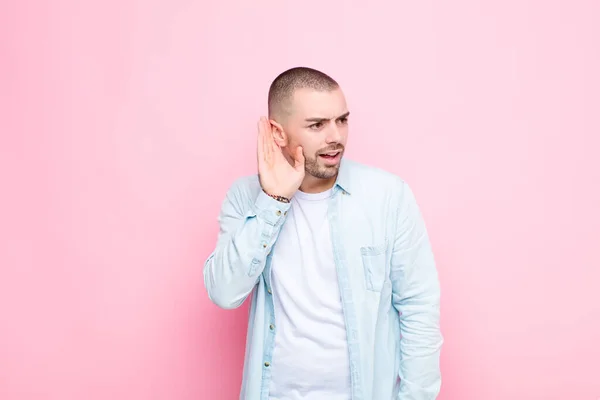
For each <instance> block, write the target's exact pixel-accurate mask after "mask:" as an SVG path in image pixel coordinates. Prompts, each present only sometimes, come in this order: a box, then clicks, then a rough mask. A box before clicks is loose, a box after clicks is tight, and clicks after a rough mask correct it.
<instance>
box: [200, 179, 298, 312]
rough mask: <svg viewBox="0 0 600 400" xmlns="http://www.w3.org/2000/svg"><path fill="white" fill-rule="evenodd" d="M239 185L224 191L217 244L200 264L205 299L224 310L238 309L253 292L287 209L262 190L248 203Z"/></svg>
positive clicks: (288, 206) (283, 204)
mask: <svg viewBox="0 0 600 400" xmlns="http://www.w3.org/2000/svg"><path fill="white" fill-rule="evenodd" d="M241 186H242V185H241V184H240V183H237V184H234V185H233V186H232V187H231V188H230V189H229V191H228V192H227V195H226V197H225V200H224V201H223V203H222V206H221V210H220V213H219V218H218V220H219V234H218V238H217V244H216V246H215V248H214V250H213V251H212V253H211V254H210V255H209V256H208V258H207V260H206V262H205V263H204V286H205V287H206V290H207V292H208V296H209V298H210V299H211V301H212V302H213V303H215V304H216V305H217V306H219V307H221V308H225V309H233V308H237V307H239V306H241V305H242V304H243V302H244V300H245V299H246V298H247V297H248V295H249V294H250V293H251V292H252V290H253V289H254V286H255V285H256V283H257V282H258V279H259V277H260V274H261V273H262V272H263V269H264V267H265V262H266V258H267V255H268V254H269V253H270V252H271V248H272V247H273V245H274V243H275V241H276V240H277V236H278V235H279V232H280V231H281V227H282V226H283V223H284V221H285V218H286V215H287V211H288V210H289V208H290V204H289V203H283V202H280V201H277V200H275V199H273V198H271V197H270V196H268V195H267V194H265V193H264V192H263V191H262V190H261V191H260V193H259V194H258V196H257V197H256V199H255V200H254V201H253V202H252V201H249V200H248V199H247V194H246V193H244V190H243V189H242V188H241ZM248 205H249V206H248ZM244 209H247V211H243V210H244Z"/></svg>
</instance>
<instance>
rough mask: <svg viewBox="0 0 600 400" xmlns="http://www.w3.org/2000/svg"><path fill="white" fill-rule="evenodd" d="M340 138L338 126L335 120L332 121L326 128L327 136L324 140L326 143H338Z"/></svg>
mask: <svg viewBox="0 0 600 400" xmlns="http://www.w3.org/2000/svg"><path fill="white" fill-rule="evenodd" d="M341 139H342V135H341V133H340V128H339V127H338V126H337V124H336V123H335V121H332V124H331V125H330V126H329V129H328V130H327V138H326V139H325V140H326V142H327V143H338V142H339V141H340V140H341Z"/></svg>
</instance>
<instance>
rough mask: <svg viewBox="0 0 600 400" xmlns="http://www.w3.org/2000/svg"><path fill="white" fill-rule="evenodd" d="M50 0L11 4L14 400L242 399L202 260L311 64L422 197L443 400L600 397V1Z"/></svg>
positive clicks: (2, 31) (8, 378)
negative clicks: (277, 87)
mask: <svg viewBox="0 0 600 400" xmlns="http://www.w3.org/2000/svg"><path fill="white" fill-rule="evenodd" d="M33 3H34V2H20V1H17V0H13V1H12V2H10V1H3V2H1V3H0V85H1V86H0V133H1V142H0V183H1V190H2V195H1V196H0V202H1V207H0V221H1V222H0V246H1V247H0V268H1V269H0V324H1V325H0V399H2V400H32V399H44V400H97V399H102V400H108V399H111V400H126V399H127V400H146V399H151V400H175V399H176V400H192V399H209V398H210V399H235V398H237V393H238V388H239V383H240V379H241V372H242V370H241V368H242V358H243V346H244V339H245V329H246V315H247V309H246V307H243V308H242V309H239V310H235V311H222V310H219V309H218V308H217V307H216V306H213V305H212V304H211V303H210V302H209V300H208V298H207V296H206V293H205V291H204V288H203V284H202V265H203V261H204V259H205V258H206V256H207V255H208V253H209V252H210V251H211V249H212V247H213V245H214V243H215V239H216V233H217V228H218V227H217V220H216V217H217V213H218V210H219V206H220V203H221V201H222V199H223V196H224V194H225V191H226V189H227V188H228V186H229V184H230V183H231V182H232V181H233V180H234V179H235V178H236V177H238V176H239V175H242V174H249V173H253V172H254V171H255V153H254V151H255V138H256V132H255V126H256V121H257V120H258V118H259V116H260V115H261V114H264V113H265V112H266V104H265V99H266V92H267V88H268V85H269V83H270V81H271V79H273V78H274V77H275V75H276V74H278V73H279V72H281V71H282V70H284V69H286V68H289V67H291V66H296V65H309V66H313V67H316V68H320V69H323V70H324V71H325V72H328V73H330V74H331V75H333V76H334V77H335V78H336V79H338V80H339V81H340V83H341V84H342V86H343V88H344V90H345V92H346V95H347V98H348V103H349V105H350V109H351V110H352V113H353V117H352V127H351V133H350V135H351V136H350V142H349V148H348V156H349V157H352V158H355V159H357V160H359V161H363V162H367V163H369V164H373V165H376V166H380V167H384V168H387V169H389V170H391V171H394V172H396V173H398V174H400V175H401V176H402V177H404V178H405V179H406V180H407V181H408V182H409V183H410V184H411V185H412V186H413V188H414V190H415V192H416V194H417V198H418V199H419V202H420V204H421V207H422V209H423V213H424V216H425V218H426V220H427V223H428V226H429V229H430V232H431V236H432V240H433V244H434V247H435V251H436V255H437V259H438V263H439V269H440V275H441V280H442V286H443V304H442V306H443V310H442V311H443V320H442V324H443V325H442V328H443V332H444V336H445V338H446V344H445V347H444V350H443V355H442V368H443V381H444V383H443V389H442V394H441V395H440V397H439V398H440V399H442V400H455V399H457V400H458V399H460V400H465V399H466V400H471V399H473V400H496V399H498V400H500V399H519V400H520V399H523V400H534V399H540V400H542V399H543V400H551V399H557V400H559V399H560V400H587V399H592V400H593V399H596V398H598V397H600V363H599V360H600V343H599V339H600V295H599V294H598V293H599V291H598V289H599V282H600V255H599V247H600V246H599V244H600V189H599V187H600V162H599V161H598V159H597V158H596V157H597V156H598V152H599V150H600V139H599V138H600V117H599V114H600V78H599V75H600V74H599V71H600V23H599V22H598V21H599V20H600V3H599V2H597V1H592V0H589V1H566V0H565V1H547V0H546V1H541V0H540V1H533V0H528V1H524V0H510V1H494V2H491V1H478V2H477V1H468V0H457V1H451V2H445V1H444V2H443V1H439V2H433V1H404V2H398V1H387V2H382V1H378V2H367V1H361V2H351V1H341V0H338V1H323V2H321V1H317V0H310V1H307V0H304V1H302V2H298V1H295V2H291V1H281V0H279V1H272V0H269V1H267V0H261V1H252V2H248V1H242V0H236V1H233V2H232V1H230V2H216V1H213V2H208V1H206V2H204V1H194V2H192V1H183V0H178V1H157V0H153V1H149V0H145V1H133V0H130V1H114V0H113V1H104V2H100V1H96V2H94V3H91V2H85V1H74V0H71V1H60V2H58V1H57V2H54V1H52V2H51V1H47V2H35V3H36V4H33ZM374 400H378V399H374Z"/></svg>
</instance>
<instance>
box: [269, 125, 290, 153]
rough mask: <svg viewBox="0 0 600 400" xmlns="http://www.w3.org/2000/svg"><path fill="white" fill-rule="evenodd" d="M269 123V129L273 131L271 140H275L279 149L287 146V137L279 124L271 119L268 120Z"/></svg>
mask: <svg viewBox="0 0 600 400" xmlns="http://www.w3.org/2000/svg"><path fill="white" fill-rule="evenodd" d="M269 122H270V123H271V128H272V130H273V139H275V143H277V145H278V146H279V147H285V146H287V144H288V137H287V135H286V133H285V131H284V130H283V126H281V124H280V123H278V122H277V121H275V120H272V119H270V120H269Z"/></svg>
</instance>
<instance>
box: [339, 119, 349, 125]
mask: <svg viewBox="0 0 600 400" xmlns="http://www.w3.org/2000/svg"><path fill="white" fill-rule="evenodd" d="M338 122H339V123H341V124H347V123H348V118H340V119H338Z"/></svg>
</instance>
